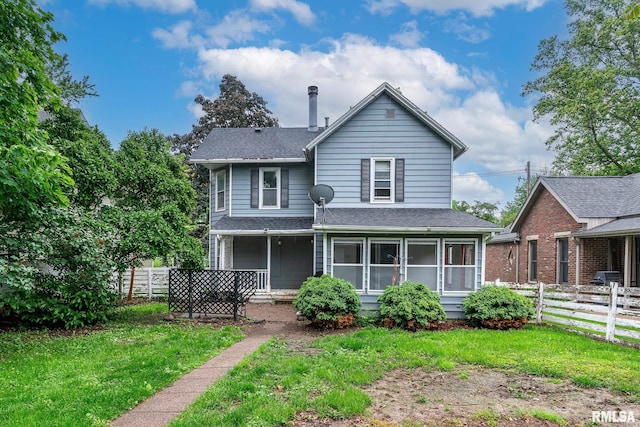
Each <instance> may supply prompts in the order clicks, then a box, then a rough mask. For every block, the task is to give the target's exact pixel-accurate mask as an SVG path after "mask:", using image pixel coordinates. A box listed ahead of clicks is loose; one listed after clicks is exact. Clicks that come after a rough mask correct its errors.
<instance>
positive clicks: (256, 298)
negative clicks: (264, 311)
mask: <svg viewBox="0 0 640 427" xmlns="http://www.w3.org/2000/svg"><path fill="white" fill-rule="evenodd" d="M297 296H298V292H297V291H295V290H291V291H271V293H256V294H255V295H253V296H252V297H251V298H250V299H249V302H255V303H264V302H267V303H271V302H292V301H293V300H295V299H296V297H297Z"/></svg>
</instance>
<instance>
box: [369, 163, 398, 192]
mask: <svg viewBox="0 0 640 427" xmlns="http://www.w3.org/2000/svg"><path fill="white" fill-rule="evenodd" d="M394 175H395V167H394V159H392V158H378V159H376V158H373V159H371V187H370V188H371V200H372V201H374V202H393V201H394V182H395V176H394Z"/></svg>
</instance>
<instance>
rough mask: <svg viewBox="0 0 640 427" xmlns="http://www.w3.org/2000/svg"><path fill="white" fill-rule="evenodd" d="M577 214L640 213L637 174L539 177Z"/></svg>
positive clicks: (615, 215)
mask: <svg viewBox="0 0 640 427" xmlns="http://www.w3.org/2000/svg"><path fill="white" fill-rule="evenodd" d="M541 182H542V183H544V184H545V185H547V186H548V188H549V189H551V191H553V192H554V193H555V194H556V195H557V196H558V197H559V198H560V199H561V200H562V201H563V202H564V203H565V204H566V205H567V207H568V208H569V209H571V211H572V212H573V213H574V214H575V215H576V216H577V217H580V218H615V217H620V216H628V215H637V214H640V174H634V175H628V176H624V177H621V176H577V177H549V176H545V177H542V178H541Z"/></svg>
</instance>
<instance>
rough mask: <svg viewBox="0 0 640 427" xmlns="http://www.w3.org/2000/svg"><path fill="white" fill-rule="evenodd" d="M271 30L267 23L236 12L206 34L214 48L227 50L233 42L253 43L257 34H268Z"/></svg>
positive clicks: (210, 28)
mask: <svg viewBox="0 0 640 427" xmlns="http://www.w3.org/2000/svg"><path fill="white" fill-rule="evenodd" d="M269 30H270V28H269V25H267V23H265V22H263V21H260V20H257V19H254V18H252V17H250V16H248V15H247V13H246V12H245V11H243V10H235V11H233V12H231V13H230V14H228V15H227V16H225V17H224V19H223V20H222V22H221V23H219V24H217V25H214V26H212V27H209V28H208V29H207V30H206V33H207V36H208V37H209V40H210V41H211V42H212V43H213V45H214V46H220V47H222V48H226V47H227V46H229V44H231V43H232V42H234V43H243V42H247V41H251V40H253V38H254V34H255V33H266V32H268V31H269Z"/></svg>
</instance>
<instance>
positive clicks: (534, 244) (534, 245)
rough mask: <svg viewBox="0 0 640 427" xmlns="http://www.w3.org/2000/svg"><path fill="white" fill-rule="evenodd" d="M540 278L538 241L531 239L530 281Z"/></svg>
mask: <svg viewBox="0 0 640 427" xmlns="http://www.w3.org/2000/svg"><path fill="white" fill-rule="evenodd" d="M536 280H538V241H537V240H529V281H530V282H535V281H536Z"/></svg>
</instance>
